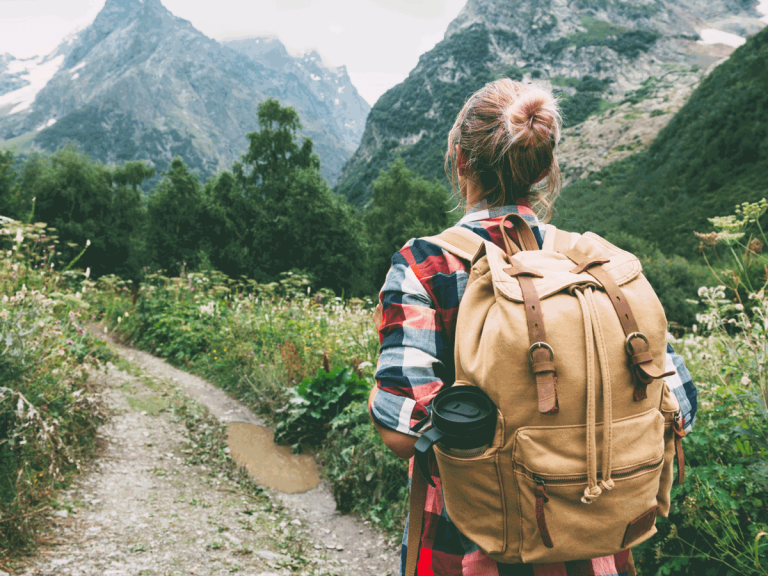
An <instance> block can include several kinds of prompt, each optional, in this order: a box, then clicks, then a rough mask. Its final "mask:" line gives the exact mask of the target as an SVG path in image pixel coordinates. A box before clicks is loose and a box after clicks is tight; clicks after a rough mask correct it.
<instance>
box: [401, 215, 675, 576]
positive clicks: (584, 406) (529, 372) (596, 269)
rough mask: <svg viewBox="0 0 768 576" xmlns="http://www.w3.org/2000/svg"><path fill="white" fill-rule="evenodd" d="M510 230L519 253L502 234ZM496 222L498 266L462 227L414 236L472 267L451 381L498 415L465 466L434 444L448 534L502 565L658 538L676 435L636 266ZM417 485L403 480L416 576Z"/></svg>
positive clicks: (586, 554)
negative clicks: (485, 399)
mask: <svg viewBox="0 0 768 576" xmlns="http://www.w3.org/2000/svg"><path fill="white" fill-rule="evenodd" d="M506 220H511V221H512V222H513V224H514V227H515V230H516V231H517V234H518V238H519V243H520V246H518V245H516V244H515V243H514V242H513V241H512V240H511V239H510V238H509V237H508V236H507V234H506V230H505V228H504V221H506ZM504 221H502V222H501V225H500V226H501V230H502V234H504V238H505V243H506V247H507V250H506V253H505V251H504V250H502V249H500V248H499V247H498V246H496V245H495V244H493V243H491V242H484V241H483V240H482V238H480V237H479V236H477V235H476V234H474V233H473V232H471V231H470V230H468V229H465V228H461V227H454V228H451V229H449V230H446V231H445V232H443V233H442V234H440V235H438V236H435V237H430V238H426V240H429V241H430V242H432V243H434V244H437V245H438V246H440V247H442V248H444V249H445V250H447V251H448V252H450V253H452V254H455V255H456V256H458V257H460V258H462V259H465V260H468V261H470V262H471V264H472V267H471V272H470V277H469V280H468V285H467V288H466V291H465V292H464V296H463V298H462V300H461V303H460V306H459V312H458V318H457V326H456V345H455V360H456V382H455V384H454V386H478V387H480V388H481V389H482V390H483V391H485V392H486V393H487V394H488V395H489V396H490V397H491V399H492V400H493V401H494V402H495V404H496V406H497V407H498V417H497V424H496V432H495V438H494V440H493V442H492V444H491V446H490V448H489V449H487V450H485V452H484V453H482V454H481V455H478V456H473V457H469V458H467V457H462V456H459V455H456V454H451V452H450V451H449V450H447V449H443V448H440V447H439V446H435V448H434V452H435V458H436V460H437V467H438V469H439V471H440V478H441V485H442V491H443V497H444V500H445V506H446V509H447V512H448V515H449V516H450V518H451V520H452V521H453V522H454V523H455V524H456V526H457V527H458V529H459V530H460V531H461V532H462V534H464V535H465V536H467V537H468V538H470V539H471V540H472V541H473V542H475V543H476V544H477V545H478V546H479V547H480V549H481V550H482V551H483V552H485V553H486V554H487V555H488V556H490V557H491V558H492V559H494V560H496V561H498V562H502V563H549V562H561V561H569V560H578V559H589V558H597V557H601V556H607V555H611V554H615V553H618V552H619V551H621V550H623V549H626V548H629V547H631V546H633V545H635V544H638V543H640V542H642V541H644V540H646V539H647V538H649V537H651V536H652V535H653V534H655V532H656V528H655V519H656V517H657V515H660V516H666V515H667V514H668V511H669V503H670V490H671V486H672V480H673V471H672V461H673V459H674V455H675V453H677V455H678V479H677V480H678V482H682V475H683V462H682V450H681V448H680V441H679V440H680V438H681V437H682V435H683V434H684V432H683V428H682V421H681V419H680V417H679V414H678V411H679V405H678V403H677V400H676V399H675V397H674V395H673V394H672V393H671V392H670V390H669V389H668V388H667V386H666V384H665V383H664V381H663V378H664V377H666V376H669V375H671V374H673V373H674V372H666V371H665V358H666V333H667V322H666V318H665V316H664V311H663V309H662V306H661V303H660V302H659V299H658V298H657V296H656V294H655V293H654V291H653V289H652V288H651V286H650V284H649V283H648V281H647V280H646V279H645V277H644V276H643V274H642V270H641V265H640V262H639V261H638V259H637V258H636V257H635V256H633V255H632V254H630V253H628V252H625V251H623V250H620V249H619V248H617V247H615V246H613V245H612V244H610V243H609V242H607V241H605V240H604V239H602V238H601V237H599V236H597V235H596V234H593V233H591V232H587V233H586V234H584V235H578V234H572V233H567V232H563V231H560V230H557V229H556V228H554V227H553V226H548V227H547V231H546V235H545V242H544V246H543V249H542V250H539V247H538V244H537V242H536V239H535V236H534V235H533V233H532V232H531V230H530V228H529V227H528V225H527V223H526V222H525V221H524V220H523V219H522V218H521V217H520V216H518V215H516V214H511V215H509V216H507V217H505V218H504ZM425 493H426V484H425V481H424V479H423V478H422V476H421V475H420V474H419V472H418V470H416V469H414V472H413V478H412V483H411V508H410V520H409V541H408V560H407V564H406V575H407V576H413V574H414V573H415V570H416V556H417V551H418V548H419V539H420V535H421V528H422V519H423V508H424V499H425Z"/></svg>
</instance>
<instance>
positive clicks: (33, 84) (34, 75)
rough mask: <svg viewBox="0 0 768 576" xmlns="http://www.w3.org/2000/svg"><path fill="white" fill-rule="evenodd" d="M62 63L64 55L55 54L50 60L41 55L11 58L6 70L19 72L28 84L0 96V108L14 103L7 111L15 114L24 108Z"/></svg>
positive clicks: (32, 100) (28, 105)
mask: <svg viewBox="0 0 768 576" xmlns="http://www.w3.org/2000/svg"><path fill="white" fill-rule="evenodd" d="M62 64H64V55H63V54H62V55H60V56H56V57H55V58H51V59H50V60H48V59H45V58H43V57H42V56H35V57H34V58H30V59H27V60H13V61H12V62H10V63H9V64H8V72H9V73H11V74H20V75H21V76H22V77H23V78H24V79H25V80H26V81H27V82H29V84H27V85H26V86H23V87H22V88H19V89H18V90H14V91H13V92H8V93H7V94H3V95H2V96H0V108H2V107H3V106H8V105H9V104H15V106H14V107H13V108H12V109H11V111H10V112H9V113H8V114H9V115H10V114H16V113H18V112H22V111H23V110H26V109H27V108H29V107H30V106H32V103H33V102H34V101H35V98H36V97H37V94H38V92H40V90H42V89H43V88H45V86H46V84H48V82H49V81H50V80H51V78H53V77H54V76H55V75H56V72H58V71H59V70H60V69H61V65H62Z"/></svg>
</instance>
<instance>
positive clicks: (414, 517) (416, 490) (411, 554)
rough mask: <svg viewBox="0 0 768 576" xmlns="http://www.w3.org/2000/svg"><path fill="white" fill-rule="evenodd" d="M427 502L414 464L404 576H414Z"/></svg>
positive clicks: (419, 474) (425, 484)
mask: <svg viewBox="0 0 768 576" xmlns="http://www.w3.org/2000/svg"><path fill="white" fill-rule="evenodd" d="M426 502H427V481H426V480H425V479H424V476H422V475H421V472H420V471H419V469H418V468H417V467H416V464H415V462H414V466H413V474H412V475H411V495H410V504H409V506H408V542H407V544H406V548H407V549H406V556H405V576H415V575H416V565H417V562H418V559H419V548H420V546H421V530H422V528H423V524H424V505H425V504H426Z"/></svg>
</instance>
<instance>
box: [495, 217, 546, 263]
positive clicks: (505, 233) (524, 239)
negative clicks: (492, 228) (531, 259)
mask: <svg viewBox="0 0 768 576" xmlns="http://www.w3.org/2000/svg"><path fill="white" fill-rule="evenodd" d="M507 221H509V222H512V226H513V227H514V230H515V232H516V233H517V240H518V242H519V244H520V246H518V245H517V244H515V242H514V241H513V240H512V238H511V236H510V235H509V230H508V229H507V227H506V226H504V224H506V222H507ZM499 229H500V230H501V236H502V238H504V245H505V246H506V247H507V254H508V255H509V256H512V255H514V254H517V253H518V252H520V251H521V250H538V249H539V243H538V241H537V240H536V236H534V234H533V231H532V230H531V227H530V226H529V225H528V222H526V221H525V218H523V217H522V216H520V214H514V213H513V214H507V215H506V216H504V218H502V219H501V222H500V223H499Z"/></svg>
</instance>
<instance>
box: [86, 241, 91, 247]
mask: <svg viewBox="0 0 768 576" xmlns="http://www.w3.org/2000/svg"><path fill="white" fill-rule="evenodd" d="M90 245H91V241H90V240H86V241H85V247H86V248H87V247H88V246H90Z"/></svg>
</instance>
